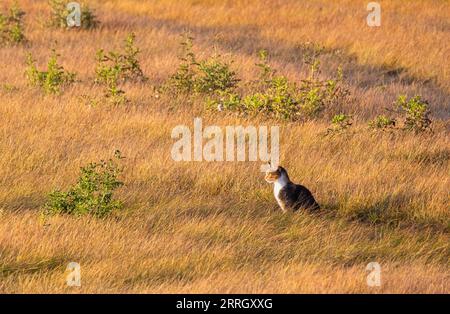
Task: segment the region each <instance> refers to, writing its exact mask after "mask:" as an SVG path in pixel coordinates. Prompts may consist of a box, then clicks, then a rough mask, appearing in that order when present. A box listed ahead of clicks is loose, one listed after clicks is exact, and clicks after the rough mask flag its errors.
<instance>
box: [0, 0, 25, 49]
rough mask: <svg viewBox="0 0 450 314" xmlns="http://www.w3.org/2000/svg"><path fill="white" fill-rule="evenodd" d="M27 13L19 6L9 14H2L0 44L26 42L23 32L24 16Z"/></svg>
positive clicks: (15, 4) (0, 16) (12, 8)
mask: <svg viewBox="0 0 450 314" xmlns="http://www.w3.org/2000/svg"><path fill="white" fill-rule="evenodd" d="M24 15H25V12H24V11H22V10H21V9H20V7H19V5H18V4H17V2H15V3H14V5H13V6H12V7H11V8H10V9H9V14H7V15H4V14H2V13H0V44H1V45H7V44H18V43H22V42H24V41H26V39H25V35H24V31H23V16H24Z"/></svg>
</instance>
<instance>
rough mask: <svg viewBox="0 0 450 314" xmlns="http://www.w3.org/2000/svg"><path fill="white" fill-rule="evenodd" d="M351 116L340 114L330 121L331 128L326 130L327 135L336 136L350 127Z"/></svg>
mask: <svg viewBox="0 0 450 314" xmlns="http://www.w3.org/2000/svg"><path fill="white" fill-rule="evenodd" d="M352 124H353V122H352V116H350V115H347V114H344V113H340V114H337V115H335V116H334V117H333V118H332V119H331V127H330V128H328V130H327V134H336V133H340V132H343V131H345V130H347V129H348V128H349V127H350V126H351V125H352Z"/></svg>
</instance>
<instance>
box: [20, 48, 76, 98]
mask: <svg viewBox="0 0 450 314" xmlns="http://www.w3.org/2000/svg"><path fill="white" fill-rule="evenodd" d="M58 56H59V55H58V54H57V53H56V51H55V50H52V55H51V57H50V59H49V61H48V63H47V71H39V70H38V69H37V67H36V60H35V59H33V56H32V55H31V53H28V55H27V60H26V63H27V69H26V77H27V78H28V81H29V83H30V84H31V85H32V86H39V87H41V88H42V89H43V90H44V92H45V93H47V94H59V93H60V92H61V88H62V86H66V85H69V84H71V83H73V82H74V81H75V73H71V72H66V71H65V70H64V68H63V67H62V66H60V65H59V64H58V60H57V59H58Z"/></svg>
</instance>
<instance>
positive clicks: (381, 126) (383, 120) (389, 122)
mask: <svg viewBox="0 0 450 314" xmlns="http://www.w3.org/2000/svg"><path fill="white" fill-rule="evenodd" d="M395 124H396V121H395V119H393V118H389V117H386V116H384V115H380V116H377V117H376V118H375V119H373V120H371V121H369V128H371V129H376V130H383V131H384V130H388V129H393V128H395Z"/></svg>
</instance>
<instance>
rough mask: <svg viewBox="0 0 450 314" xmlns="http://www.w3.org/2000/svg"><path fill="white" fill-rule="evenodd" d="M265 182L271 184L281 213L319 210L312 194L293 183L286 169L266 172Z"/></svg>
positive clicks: (279, 168) (281, 168)
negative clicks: (301, 209)
mask: <svg viewBox="0 0 450 314" xmlns="http://www.w3.org/2000/svg"><path fill="white" fill-rule="evenodd" d="M265 180H266V181H267V182H269V183H273V193H274V195H275V198H276V200H277V202H278V205H280V207H281V209H282V210H283V212H288V211H296V210H298V209H300V208H303V209H308V210H318V209H320V206H319V204H318V203H317V202H316V200H315V199H314V196H313V195H312V193H311V192H310V191H309V190H308V189H307V188H306V187H304V186H303V185H299V184H295V183H293V182H292V181H291V180H290V179H289V176H288V173H287V171H286V169H284V168H283V167H281V166H280V167H278V168H277V170H275V171H273V170H268V171H267V172H266V176H265Z"/></svg>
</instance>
